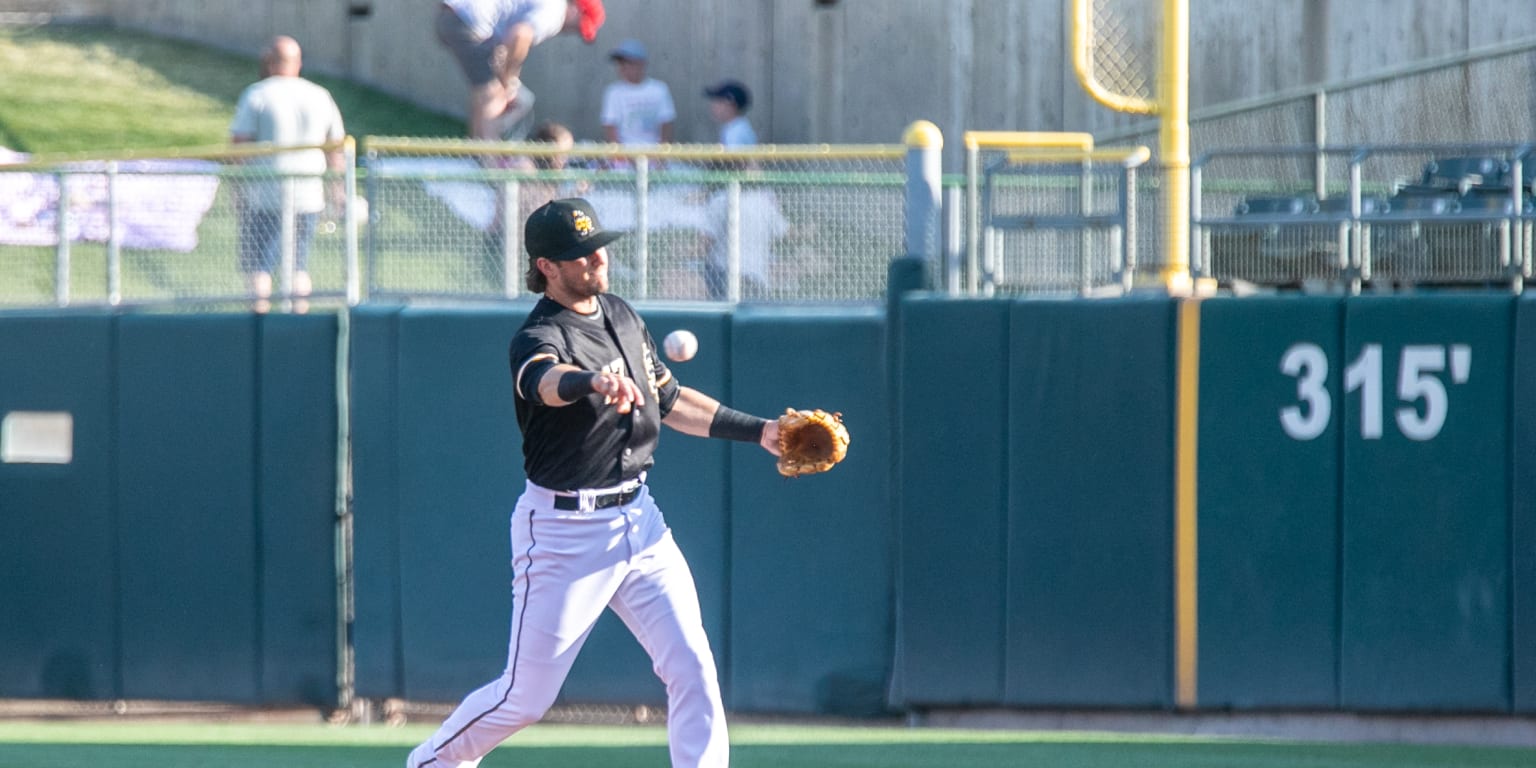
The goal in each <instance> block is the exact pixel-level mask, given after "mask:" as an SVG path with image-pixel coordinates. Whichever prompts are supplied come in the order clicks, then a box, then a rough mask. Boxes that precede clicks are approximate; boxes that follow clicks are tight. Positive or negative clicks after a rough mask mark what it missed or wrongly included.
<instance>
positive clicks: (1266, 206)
mask: <svg viewBox="0 0 1536 768" xmlns="http://www.w3.org/2000/svg"><path fill="white" fill-rule="evenodd" d="M1234 213H1236V214H1237V215H1238V216H1285V215H1292V214H1297V215H1301V214H1309V213H1317V199H1316V198H1314V197H1312V196H1311V195H1284V196H1278V197H1250V198H1244V199H1243V201H1242V202H1240V203H1238V204H1237V209H1236V210H1235V211H1234Z"/></svg>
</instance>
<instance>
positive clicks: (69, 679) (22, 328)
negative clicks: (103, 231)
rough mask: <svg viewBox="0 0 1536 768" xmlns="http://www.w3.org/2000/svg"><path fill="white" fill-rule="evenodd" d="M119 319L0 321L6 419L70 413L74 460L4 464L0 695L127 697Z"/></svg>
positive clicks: (0, 404) (1, 409)
mask: <svg viewBox="0 0 1536 768" xmlns="http://www.w3.org/2000/svg"><path fill="white" fill-rule="evenodd" d="M114 340H115V334H114V329H113V319H112V317H111V316H110V315H95V314H74V315H62V316H61V315H51V316H50V315H42V314H39V315H33V316H18V315H11V316H5V317H0V418H3V417H4V416H5V414H7V413H11V412H14V411H53V412H60V411H62V412H67V413H69V414H70V416H71V417H72V418H73V423H74V433H73V440H72V442H73V459H72V461H71V462H70V463H68V464H30V463H14V464H6V463H0V617H4V618H3V619H0V697H15V698H49V699H52V698H69V699H114V698H120V697H121V696H122V695H123V694H122V688H121V684H120V675H119V670H118V650H117V580H116V569H117V557H116V548H117V541H116V527H115V518H116V514H115V511H114V509H113V502H114V493H113V484H112V477H113V473H112V468H113V466H114V463H115V461H116V456H115V451H116V442H115V440H114V437H113V434H114V432H115V429H116V425H115V423H114V420H113V387H114V382H115V375H116V374H115V368H114V366H113V359H114V355H113V343H114Z"/></svg>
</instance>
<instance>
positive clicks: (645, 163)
mask: <svg viewBox="0 0 1536 768" xmlns="http://www.w3.org/2000/svg"><path fill="white" fill-rule="evenodd" d="M650 181H651V180H650V158H649V157H648V156H646V155H636V156H635V230H636V231H635V235H636V238H635V239H636V246H635V279H636V281H637V282H638V285H637V286H636V287H635V298H637V299H643V298H645V297H646V293H647V291H646V287H647V285H648V284H649V283H650V281H649V280H648V279H646V272H647V269H646V267H647V265H648V263H649V261H650V257H651V226H650V219H651V205H650V202H651V201H650V194H649V192H650V190H649V186H650Z"/></svg>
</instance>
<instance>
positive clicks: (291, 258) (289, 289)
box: [277, 175, 298, 312]
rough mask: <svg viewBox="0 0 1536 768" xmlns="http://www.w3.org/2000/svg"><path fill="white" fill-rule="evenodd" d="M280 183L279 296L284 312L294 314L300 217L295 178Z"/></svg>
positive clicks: (287, 177) (289, 177) (285, 179)
mask: <svg viewBox="0 0 1536 768" xmlns="http://www.w3.org/2000/svg"><path fill="white" fill-rule="evenodd" d="M278 183H279V184H281V185H282V186H281V187H280V189H282V194H283V198H282V219H281V223H279V224H278V230H279V236H280V237H281V238H282V239H281V240H280V241H278V254H279V256H280V259H281V260H280V261H279V264H278V268H279V269H280V270H281V271H282V277H283V286H282V290H281V291H279V292H278V294H277V295H278V296H281V297H282V299H283V311H284V312H292V311H293V276H294V273H296V272H297V271H298V262H297V258H296V254H295V253H294V250H295V248H294V246H295V243H296V237H295V234H296V233H297V231H298V222H297V221H296V217H297V216H298V206H297V205H296V204H295V202H294V199H293V195H294V189H293V187H294V183H295V180H294V178H293V177H292V176H288V175H284V176H283V177H282V178H281V179H279V180H278Z"/></svg>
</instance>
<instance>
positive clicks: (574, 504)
mask: <svg viewBox="0 0 1536 768" xmlns="http://www.w3.org/2000/svg"><path fill="white" fill-rule="evenodd" d="M639 495H640V486H638V485H637V486H635V487H633V488H631V489H629V490H627V491H614V492H613V493H603V494H599V495H597V496H595V497H593V498H592V508H593V509H607V508H609V507H617V506H619V505H621V504H628V503H630V502H631V501H634V500H635V497H636V496H639ZM555 509H560V510H564V511H566V512H575V511H576V510H578V509H581V497H580V496H561V495H559V494H556V495H555Z"/></svg>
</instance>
